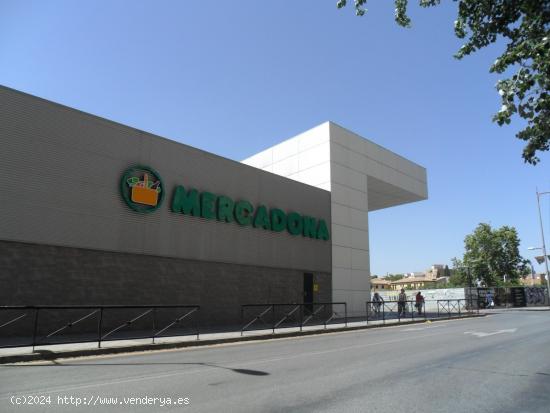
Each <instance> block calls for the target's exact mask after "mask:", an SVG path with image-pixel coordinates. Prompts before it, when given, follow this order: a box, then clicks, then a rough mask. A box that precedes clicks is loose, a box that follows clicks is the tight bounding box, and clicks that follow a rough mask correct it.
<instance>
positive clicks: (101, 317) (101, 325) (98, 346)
mask: <svg viewBox="0 0 550 413" xmlns="http://www.w3.org/2000/svg"><path fill="white" fill-rule="evenodd" d="M102 329H103V307H101V308H100V310H99V322H98V323H97V348H101V336H102V334H101V333H102Z"/></svg>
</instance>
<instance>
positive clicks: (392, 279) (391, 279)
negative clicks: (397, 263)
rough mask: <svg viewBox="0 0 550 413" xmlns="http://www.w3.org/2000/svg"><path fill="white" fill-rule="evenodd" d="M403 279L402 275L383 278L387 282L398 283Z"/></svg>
mask: <svg viewBox="0 0 550 413" xmlns="http://www.w3.org/2000/svg"><path fill="white" fill-rule="evenodd" d="M402 278H403V274H388V275H386V276H385V277H384V279H385V280H388V281H398V280H400V279H402Z"/></svg>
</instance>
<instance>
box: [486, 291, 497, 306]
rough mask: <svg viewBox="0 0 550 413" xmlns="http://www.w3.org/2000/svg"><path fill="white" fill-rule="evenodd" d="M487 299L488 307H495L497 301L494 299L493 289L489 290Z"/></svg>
mask: <svg viewBox="0 0 550 413" xmlns="http://www.w3.org/2000/svg"><path fill="white" fill-rule="evenodd" d="M485 300H486V301H487V308H493V307H494V306H495V302H494V301H493V294H492V293H491V291H487V295H486V296H485Z"/></svg>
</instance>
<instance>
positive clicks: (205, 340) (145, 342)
mask: <svg viewBox="0 0 550 413" xmlns="http://www.w3.org/2000/svg"><path fill="white" fill-rule="evenodd" d="M487 312H488V313H491V312H495V310H488V311H487ZM484 315H485V314H481V313H480V314H467V315H462V316H453V317H452V318H449V317H436V318H427V319H424V318H420V319H418V318H417V319H415V320H412V319H406V320H402V321H401V322H398V320H397V319H390V320H385V323H384V322H383V321H382V320H376V321H368V322H367V321H351V322H348V323H347V325H346V324H345V323H335V324H329V325H327V326H326V329H325V327H324V326H323V325H314V326H304V327H302V329H300V327H290V328H277V329H275V333H273V330H272V329H264V330H250V331H245V332H244V333H243V334H242V335H241V332H240V331H231V332H223V333H205V334H200V335H199V337H198V338H197V335H187V336H176V337H160V338H159V337H157V338H155V340H154V343H153V340H152V339H151V338H144V339H137V340H136V339H133V340H114V341H102V342H101V348H98V343H97V341H92V342H88V343H69V344H53V345H40V346H36V347H35V350H34V352H33V349H32V347H31V346H28V347H12V348H0V364H6V363H18V362H26V361H39V360H55V359H59V358H70V357H84V356H94V355H104V354H120V353H129V352H138V351H153V350H163V349H172V348H183V347H199V346H206V345H214V344H225V343H235V342H242V341H255V340H270V339H273V338H286V337H298V336H307V335H314V334H324V333H334V332H341V331H353V330H362V329H368V328H377V327H384V326H395V325H404V324H417V323H425V322H427V321H429V322H434V321H444V320H449V319H453V320H458V319H463V318H470V317H483V316H484Z"/></svg>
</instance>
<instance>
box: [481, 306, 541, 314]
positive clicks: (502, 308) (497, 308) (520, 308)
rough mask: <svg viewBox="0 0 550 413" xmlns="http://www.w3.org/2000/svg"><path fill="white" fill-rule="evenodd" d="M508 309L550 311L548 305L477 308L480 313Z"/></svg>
mask: <svg viewBox="0 0 550 413" xmlns="http://www.w3.org/2000/svg"><path fill="white" fill-rule="evenodd" d="M508 311H550V307H548V306H546V307H495V308H491V309H482V310H479V313H480V314H482V313H483V314H496V313H499V312H508Z"/></svg>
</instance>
